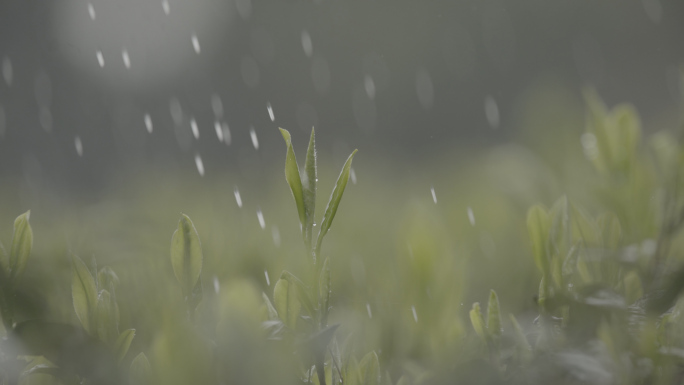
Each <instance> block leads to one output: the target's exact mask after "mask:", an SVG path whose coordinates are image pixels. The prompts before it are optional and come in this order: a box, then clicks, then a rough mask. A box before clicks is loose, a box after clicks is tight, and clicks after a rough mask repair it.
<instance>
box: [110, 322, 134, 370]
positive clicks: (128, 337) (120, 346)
mask: <svg viewBox="0 0 684 385" xmlns="http://www.w3.org/2000/svg"><path fill="white" fill-rule="evenodd" d="M133 337H135V329H127V330H124V331H123V332H121V334H119V338H117V339H116V343H115V344H114V351H115V352H116V357H117V359H118V360H119V362H121V361H122V360H123V359H124V357H125V356H126V353H128V348H130V347H131V342H133Z"/></svg>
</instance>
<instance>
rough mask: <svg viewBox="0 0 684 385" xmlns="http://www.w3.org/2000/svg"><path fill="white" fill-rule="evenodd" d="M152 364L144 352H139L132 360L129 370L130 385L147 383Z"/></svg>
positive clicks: (145, 384) (144, 384)
mask: <svg viewBox="0 0 684 385" xmlns="http://www.w3.org/2000/svg"><path fill="white" fill-rule="evenodd" d="M151 373H152V366H151V365H150V361H149V360H148V359H147V356H146V355H145V353H142V352H140V353H139V354H138V355H137V356H135V358H134V359H133V361H132V362H131V367H130V370H129V379H130V383H131V385H147V384H148V383H149V382H150V377H151V376H150V375H151Z"/></svg>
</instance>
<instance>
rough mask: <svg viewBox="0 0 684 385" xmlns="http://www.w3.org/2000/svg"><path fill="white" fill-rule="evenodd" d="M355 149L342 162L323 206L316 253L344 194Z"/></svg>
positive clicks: (317, 253) (318, 252) (319, 249)
mask: <svg viewBox="0 0 684 385" xmlns="http://www.w3.org/2000/svg"><path fill="white" fill-rule="evenodd" d="M357 151H358V150H354V151H353V152H352V153H351V155H349V158H347V161H346V162H345V163H344V166H343V167H342V171H341V172H340V176H339V177H338V178H337V183H336V184H335V188H334V189H333V191H332V194H330V200H329V201H328V206H327V207H326V208H325V214H324V215H323V221H322V222H321V230H320V233H318V240H317V241H316V255H319V254H320V251H321V243H322V242H323V237H325V234H327V233H328V230H330V225H332V221H333V219H334V218H335V214H336V213H337V208H338V207H339V206H340V201H341V200H342V194H344V189H345V188H346V187H347V182H348V181H349V172H350V171H349V170H350V169H351V165H352V160H353V159H354V155H356V152H357Z"/></svg>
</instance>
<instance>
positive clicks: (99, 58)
mask: <svg viewBox="0 0 684 385" xmlns="http://www.w3.org/2000/svg"><path fill="white" fill-rule="evenodd" d="M95 56H97V64H99V65H100V67H104V64H105V63H104V56H102V51H97V52H96V53H95Z"/></svg>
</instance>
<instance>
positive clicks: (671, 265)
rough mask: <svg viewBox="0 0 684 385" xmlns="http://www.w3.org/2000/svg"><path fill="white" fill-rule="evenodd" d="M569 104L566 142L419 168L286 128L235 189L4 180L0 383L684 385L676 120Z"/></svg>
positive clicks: (682, 209)
mask: <svg viewBox="0 0 684 385" xmlns="http://www.w3.org/2000/svg"><path fill="white" fill-rule="evenodd" d="M585 99H586V104H587V105H586V116H587V119H586V121H587V123H586V126H585V127H577V128H576V129H575V131H573V132H574V134H573V135H574V136H572V140H565V139H567V138H565V137H563V138H558V137H555V136H554V134H552V133H548V134H546V137H542V139H540V140H541V142H542V143H543V145H542V146H540V145H539V144H538V143H537V144H535V143H527V145H514V144H508V145H502V146H498V147H495V148H491V149H487V150H486V151H472V152H469V153H459V154H453V155H451V156H442V157H440V158H435V159H430V160H426V161H424V162H423V163H422V164H421V165H420V167H421V168H422V169H424V170H425V172H423V173H416V172H410V173H409V172H403V171H402V170H409V169H411V168H412V167H419V166H414V165H411V164H403V165H392V166H391V167H390V166H388V165H387V164H386V163H383V161H382V160H380V159H377V158H374V156H375V155H374V154H370V153H364V152H363V151H359V152H358V153H352V154H351V155H350V157H349V159H348V160H347V163H345V164H344V165H342V164H334V165H331V164H317V161H316V155H315V150H314V133H313V132H312V134H311V138H310V139H311V141H310V142H309V147H308V148H307V147H305V146H302V145H300V144H302V143H305V141H303V140H302V138H300V136H302V133H301V132H296V133H293V134H292V135H293V137H292V138H291V137H290V133H289V132H287V131H285V130H281V132H277V131H274V132H273V133H272V135H278V136H280V135H282V136H283V138H284V139H285V141H284V142H285V145H283V150H284V151H283V162H282V163H281V164H277V165H272V168H271V171H269V172H266V173H265V175H262V178H261V181H259V182H258V183H257V184H258V187H259V188H257V189H255V191H253V192H252V193H250V194H247V193H246V192H244V191H242V192H241V191H240V190H239V189H237V188H236V185H235V184H234V183H232V182H230V181H231V180H233V179H232V176H231V175H223V176H221V177H220V178H218V177H217V178H214V179H202V180H199V179H198V177H197V175H195V174H191V173H188V174H187V175H184V176H183V177H178V176H177V175H176V176H175V177H174V176H172V175H171V174H168V173H165V172H164V171H160V170H145V171H141V174H140V175H139V177H138V178H137V179H135V180H134V181H133V182H130V181H129V182H127V183H122V184H118V185H115V186H112V188H111V192H109V193H108V194H107V196H105V197H103V198H101V199H95V200H94V199H83V200H82V201H77V202H74V203H72V204H69V203H64V202H59V203H55V202H50V201H49V199H42V200H33V201H36V202H38V201H39V202H40V204H39V205H38V207H25V206H26V202H30V201H32V200H31V199H29V198H27V197H26V196H24V197H22V196H20V195H21V194H19V195H14V194H6V193H2V192H0V194H5V195H2V196H1V197H2V202H1V203H0V239H1V240H2V244H3V245H4V247H3V249H2V264H1V265H2V268H1V269H0V272H1V274H0V312H1V313H2V321H3V322H2V325H3V329H4V330H2V334H3V335H4V338H3V340H2V342H1V344H0V375H1V377H0V383H2V384H18V383H19V384H56V383H60V384H127V383H130V384H165V385H170V384H270V383H272V384H289V383H292V384H298V383H315V384H324V383H325V384H328V385H329V384H349V385H353V384H387V385H390V384H402V385H408V384H433V383H435V384H441V383H457V384H494V383H507V384H576V383H589V384H594V383H595V384H679V383H681V381H682V379H683V378H684V369H683V368H684V366H683V365H684V319H683V318H682V314H681V310H682V306H684V304H683V303H681V301H679V297H680V292H681V291H682V290H684V264H683V263H682V262H684V260H683V259H682V251H683V250H684V249H683V247H684V245H683V244H682V236H681V227H682V226H683V225H684V148H683V147H682V143H681V131H680V129H679V128H678V127H672V130H671V131H669V132H657V133H654V132H651V131H648V130H646V129H643V130H642V127H641V123H640V120H639V117H638V113H637V112H636V111H635V109H634V108H633V107H631V106H629V105H617V106H606V105H604V103H603V102H602V101H601V100H600V99H599V97H598V96H596V95H595V94H593V93H591V92H586V95H585ZM646 132H648V134H647V133H646ZM575 134H576V135H575ZM580 138H581V139H580ZM307 139H308V138H307ZM291 141H294V142H295V145H294V146H292V144H291ZM555 150H556V151H555ZM286 151H287V153H286ZM554 152H555V155H554V156H553V157H549V156H548V154H549V153H554ZM322 155H324V154H322ZM295 156H296V163H295ZM352 158H353V163H352ZM325 159H327V158H325ZM283 168H284V169H285V173H284V174H283ZM406 175H411V176H410V177H407V176H406ZM416 175H420V176H419V177H418V176H416ZM129 179H130V178H129ZM7 183H9V181H8V182H7ZM17 183H20V182H19V181H17ZM293 198H294V199H293ZM18 208H21V211H19V210H18ZM28 209H31V211H30V212H29V211H26V210H28ZM22 212H24V213H23V214H22ZM15 218H16V220H15Z"/></svg>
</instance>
